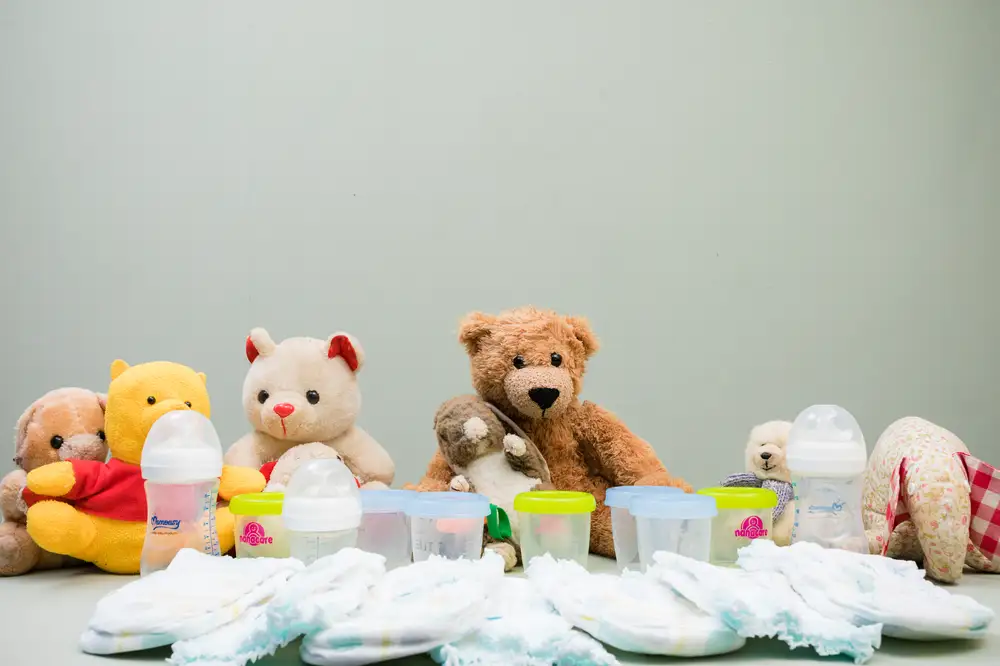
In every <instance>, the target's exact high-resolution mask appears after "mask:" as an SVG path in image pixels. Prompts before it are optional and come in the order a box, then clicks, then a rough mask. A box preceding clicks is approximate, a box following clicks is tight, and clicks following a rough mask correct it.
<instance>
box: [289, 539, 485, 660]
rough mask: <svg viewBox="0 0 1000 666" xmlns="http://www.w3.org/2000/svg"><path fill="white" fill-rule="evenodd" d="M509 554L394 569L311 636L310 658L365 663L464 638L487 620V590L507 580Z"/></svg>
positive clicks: (306, 649) (306, 645)
mask: <svg viewBox="0 0 1000 666" xmlns="http://www.w3.org/2000/svg"><path fill="white" fill-rule="evenodd" d="M503 568H504V562H503V558H502V557H500V556H499V555H497V554H496V553H494V552H492V551H486V552H485V553H484V554H483V558H482V559H481V560H475V561H471V560H446V559H444V558H442V557H439V556H436V555H434V556H431V558H430V559H428V560H425V561H423V562H417V563H415V564H411V565H409V566H406V567H402V568H399V569H394V570H393V571H390V572H388V573H387V574H386V575H385V577H384V578H383V579H382V581H381V582H380V583H379V584H377V585H376V586H375V587H374V588H372V590H371V593H370V595H369V597H368V599H367V600H366V601H365V603H364V604H363V605H362V607H361V608H360V609H359V610H358V611H357V612H355V613H353V614H352V615H350V616H349V617H347V618H344V619H343V620H341V621H339V622H334V623H331V624H328V625H327V626H326V628H325V629H323V630H322V631H319V632H317V633H314V634H310V635H308V636H306V637H305V638H304V639H303V641H302V648H301V650H300V654H301V656H302V660H303V661H304V662H306V663H307V664H315V665H316V666H326V665H327V664H339V665H343V666H360V665H362V664H374V663H377V662H380V661H387V660H389V659H398V658H401V657H407V656H411V655H415V654H422V653H424V652H428V651H430V650H432V649H434V648H436V647H440V646H441V645H444V644H445V643H452V642H455V641H459V640H461V639H462V638H464V637H465V636H467V635H468V634H469V633H471V632H472V631H474V630H475V629H476V628H477V627H478V626H479V624H480V622H482V618H483V611H484V605H485V601H486V597H487V594H488V593H489V591H490V590H492V589H494V588H496V587H497V586H498V585H499V584H500V581H502V580H503Z"/></svg>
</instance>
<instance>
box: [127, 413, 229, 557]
mask: <svg viewBox="0 0 1000 666" xmlns="http://www.w3.org/2000/svg"><path fill="white" fill-rule="evenodd" d="M140 468H141V470H142V478H143V479H145V481H146V484H145V485H146V506H147V508H148V512H149V514H148V515H149V518H148V520H147V523H146V539H145V541H144V542H143V546H142V558H141V560H140V562H139V573H140V574H141V575H143V576H145V575H146V574H149V573H152V572H154V571H159V570H160V569H165V568H166V567H167V565H169V564H170V562H171V561H172V560H173V559H174V555H176V554H177V551H179V550H180V549H182V548H193V549H195V550H200V551H201V552H203V553H205V554H207V555H219V554H221V553H220V552H219V533H218V531H217V530H216V526H215V505H216V501H217V498H218V492H219V477H220V476H221V475H222V444H221V443H220V442H219V435H218V434H217V433H216V432H215V428H214V427H213V426H212V422H211V421H209V420H208V418H206V417H205V416H204V415H203V414H201V413H199V412H195V411H190V410H176V411H170V412H167V413H166V414H164V415H163V416H161V417H160V418H159V419H157V420H156V422H155V423H154V424H153V427H152V428H150V429H149V434H147V435H146V441H145V443H144V444H143V447H142V458H141V460H140Z"/></svg>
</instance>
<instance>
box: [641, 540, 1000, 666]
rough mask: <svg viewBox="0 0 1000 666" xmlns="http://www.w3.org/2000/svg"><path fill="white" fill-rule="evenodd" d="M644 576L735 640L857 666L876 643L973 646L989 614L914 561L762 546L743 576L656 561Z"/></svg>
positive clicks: (743, 566) (666, 558)
mask: <svg viewBox="0 0 1000 666" xmlns="http://www.w3.org/2000/svg"><path fill="white" fill-rule="evenodd" d="M653 559H654V561H655V564H654V566H652V567H650V568H649V569H648V570H647V574H648V575H650V576H653V577H655V578H656V579H657V580H659V581H660V582H661V583H663V584H665V585H667V586H668V587H669V588H670V589H671V590H673V591H674V592H676V593H677V594H679V595H680V596H682V597H684V598H685V599H687V600H689V601H691V602H692V603H693V604H695V605H696V606H697V607H698V608H700V609H701V610H703V611H705V612H707V613H709V614H711V615H713V616H715V617H718V618H719V619H721V620H722V621H723V622H725V623H726V624H727V625H728V626H730V627H732V628H733V629H734V630H735V631H736V632H737V633H739V634H740V635H741V636H745V637H747V638H750V637H772V638H773V637H776V638H779V639H780V640H783V641H784V642H786V643H787V644H788V645H789V646H790V647H792V648H796V647H805V646H809V647H812V648H813V649H814V650H815V651H816V652H817V653H818V654H820V655H834V654H843V655H846V656H849V657H851V658H852V659H854V661H855V663H863V662H865V661H867V660H868V659H870V658H871V657H872V655H873V654H874V652H875V650H876V649H877V648H878V647H879V646H880V644H881V640H882V634H883V633H885V634H886V635H888V636H893V637H896V638H904V639H910V640H939V639H953V638H959V639H975V638H981V637H982V636H984V635H985V633H986V630H987V627H988V626H989V624H990V622H992V621H993V617H994V612H993V611H992V610H990V609H989V608H987V607H986V606H983V605H982V604H980V603H978V602H976V601H975V600H973V599H970V598H969V597H965V596H961V595H955V594H950V593H948V592H947V591H945V590H943V589H941V588H939V587H936V586H935V585H933V584H932V583H930V582H929V581H927V580H926V579H925V578H924V574H923V572H922V571H920V570H919V569H917V567H916V565H915V564H914V563H912V562H901V561H896V560H890V559H887V558H884V557H880V556H877V555H862V554H858V553H852V552H848V551H844V550H833V549H824V548H822V547H820V546H818V545H816V544H811V543H798V544H794V545H792V546H789V547H786V548H781V547H778V546H776V545H775V544H774V543H773V542H771V541H768V540H765V539H758V540H755V541H753V542H751V544H750V545H749V546H747V547H745V548H743V549H741V550H740V552H739V558H738V562H737V563H738V565H739V567H740V568H739V569H725V568H722V567H716V566H712V565H710V564H706V563H704V562H697V561H694V560H690V559H688V558H685V557H681V556H679V555H675V554H673V553H665V552H661V553H656V554H654V556H653Z"/></svg>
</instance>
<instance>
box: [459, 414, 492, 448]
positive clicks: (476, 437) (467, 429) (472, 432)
mask: <svg viewBox="0 0 1000 666" xmlns="http://www.w3.org/2000/svg"><path fill="white" fill-rule="evenodd" d="M462 432H463V433H465V438H466V439H467V440H469V441H470V442H478V441H480V440H482V439H484V438H485V437H486V435H488V434H490V428H489V426H487V425H486V421H484V420H482V419H481V418H479V417H478V416H473V417H472V418H471V419H469V420H468V421H466V422H465V423H463V424H462Z"/></svg>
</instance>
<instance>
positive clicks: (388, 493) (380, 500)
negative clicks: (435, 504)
mask: <svg viewBox="0 0 1000 666" xmlns="http://www.w3.org/2000/svg"><path fill="white" fill-rule="evenodd" d="M416 494H417V493H416V491H414V490H395V489H391V488H390V489H388V490H362V491H361V510H362V511H363V512H364V513H402V512H404V511H405V510H406V506H407V504H409V502H410V500H411V499H412V498H413V496H414V495H416Z"/></svg>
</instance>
